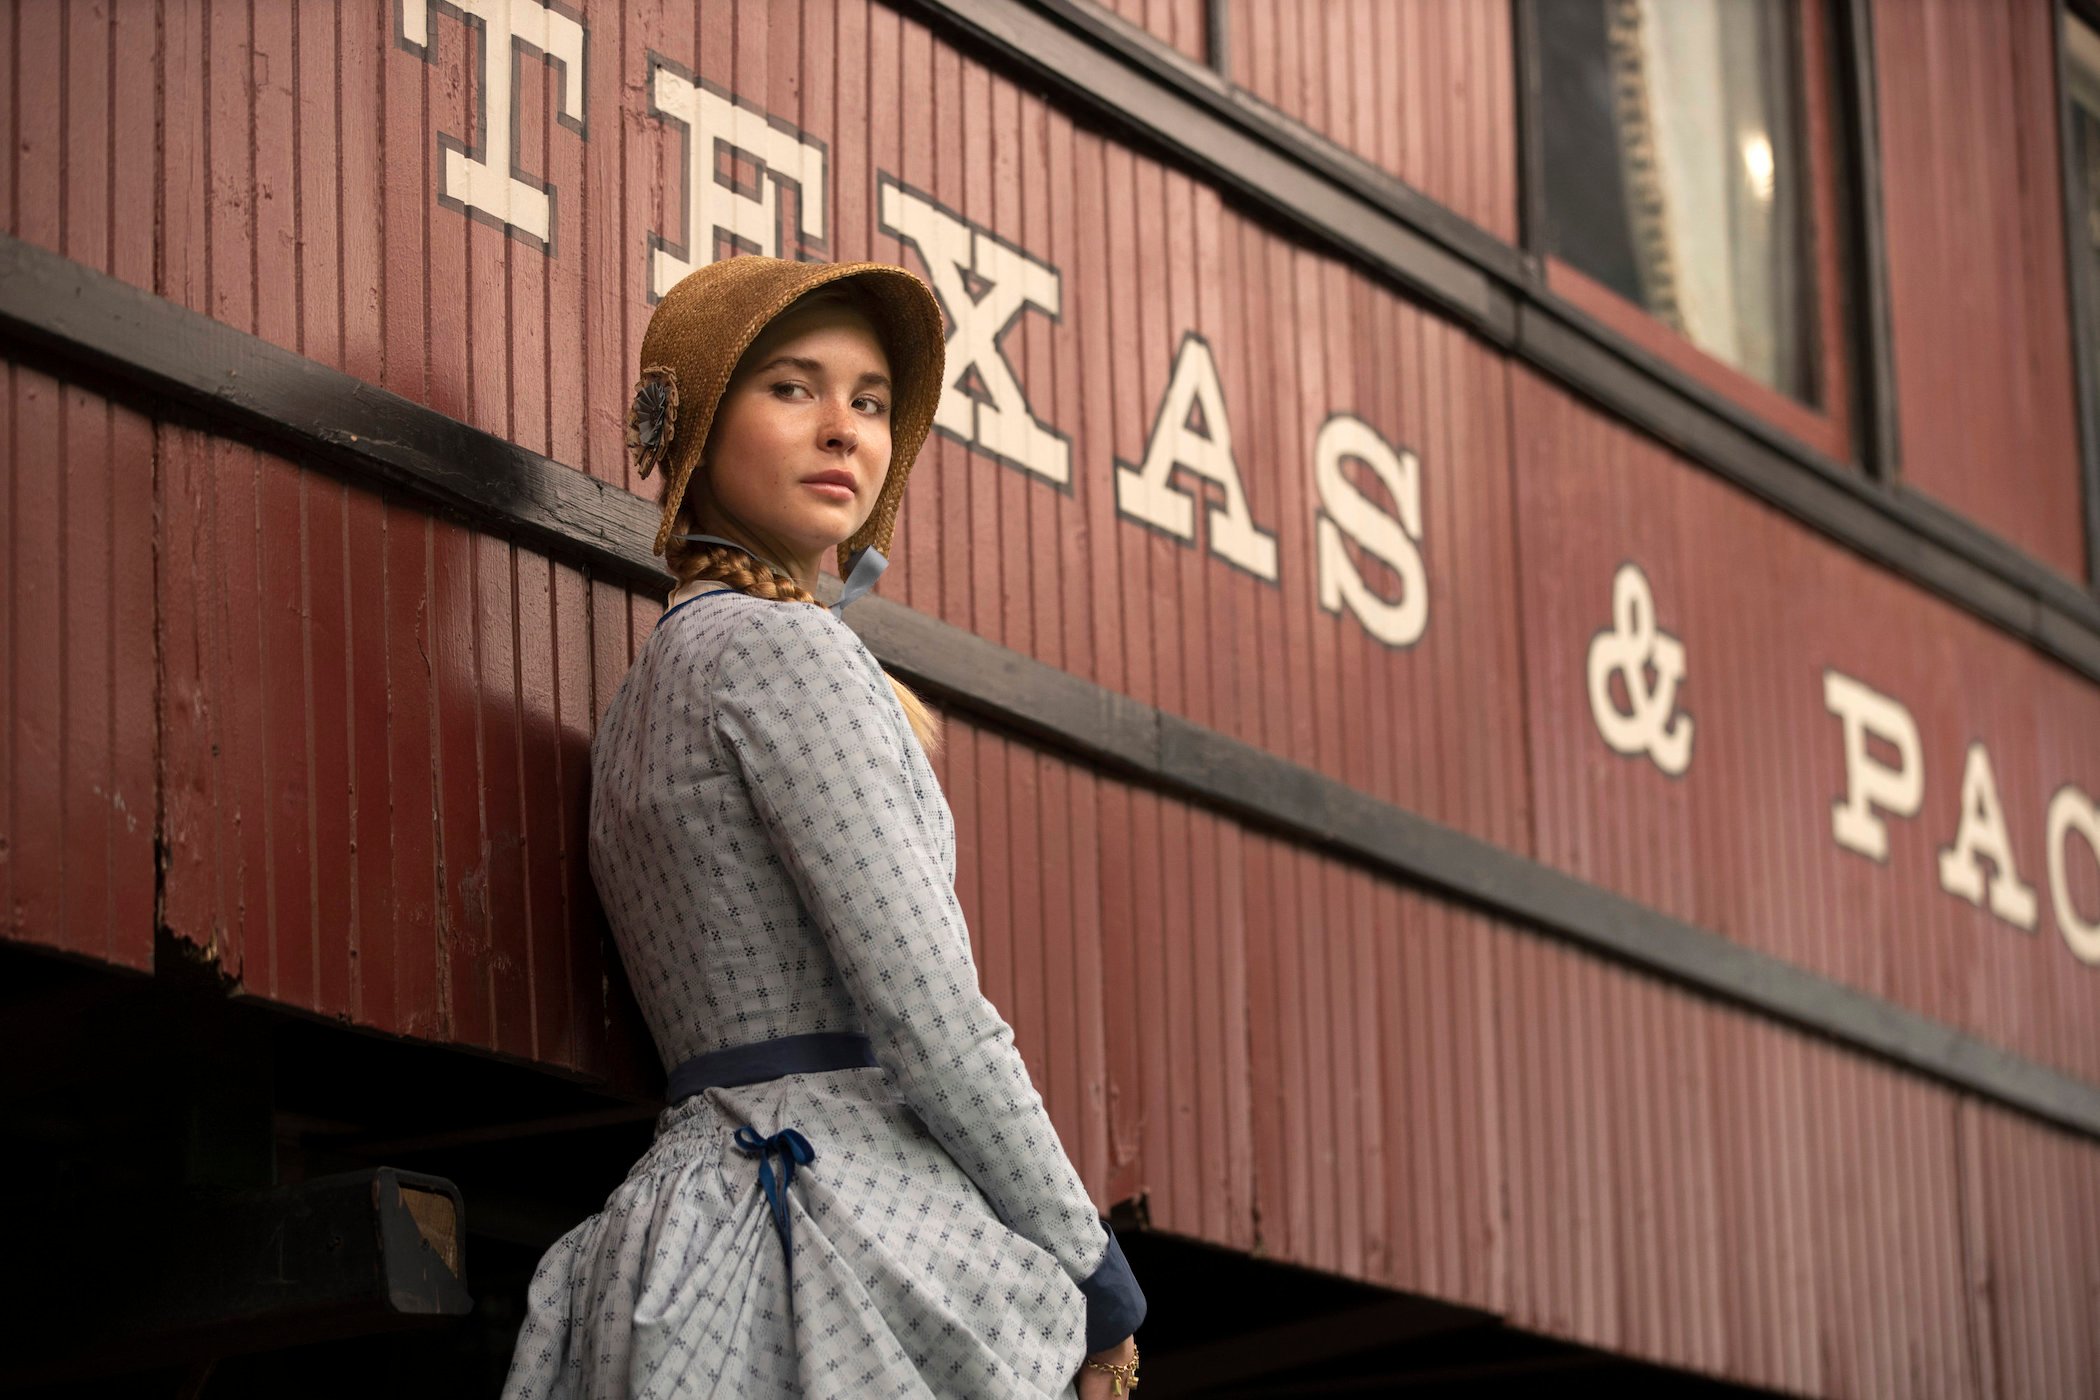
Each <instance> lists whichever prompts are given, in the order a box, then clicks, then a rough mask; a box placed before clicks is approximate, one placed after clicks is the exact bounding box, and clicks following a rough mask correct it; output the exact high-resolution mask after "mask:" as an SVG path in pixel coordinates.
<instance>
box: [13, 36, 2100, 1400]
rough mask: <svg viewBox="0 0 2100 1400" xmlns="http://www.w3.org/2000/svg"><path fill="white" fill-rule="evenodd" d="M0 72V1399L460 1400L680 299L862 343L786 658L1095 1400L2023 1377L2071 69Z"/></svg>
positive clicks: (590, 1203) (552, 960)
mask: <svg viewBox="0 0 2100 1400" xmlns="http://www.w3.org/2000/svg"><path fill="white" fill-rule="evenodd" d="M0 9H4V21H0V45H4V49H5V52H4V57H0V74H4V75H5V81H6V83H7V100H6V101H4V102H0V149H4V151H5V153H6V154H5V157H4V159H0V210H4V211H5V218H6V226H5V234H4V237H0V328H4V333H5V338H6V339H5V346H4V349H5V364H6V386H5V391H4V393H0V408H4V413H5V428H4V434H0V442H4V444H5V447H4V451H5V457H6V463H7V475H6V482H7V486H6V498H5V499H6V510H5V520H6V523H5V526H4V529H0V538H4V539H5V542H6V544H5V556H4V557H5V566H4V568H0V592H4V605H0V618H4V622H0V648H4V664H0V670H4V673H5V676H6V685H5V688H4V690H0V736H4V742H0V773H4V779H5V781H4V788H5V791H6V794H7V804H6V807H5V809H4V812H0V887H4V893H5V910H6V919H5V923H4V925H0V939H4V940H5V947H4V949H0V968H4V969H5V973H4V977H0V1007H4V1010H0V1027H4V1028H5V1029H6V1032H7V1035H8V1042H9V1044H10V1045H11V1046H12V1048H13V1053H12V1054H10V1055H8V1056H7V1057H5V1068H4V1070H0V1096H4V1099H5V1102H6V1105H7V1107H6V1111H5V1116H4V1133H5V1139H4V1143H0V1145H4V1147H5V1152H4V1154H0V1155H4V1157H5V1158H6V1160H7V1162H8V1168H7V1172H8V1176H7V1180H8V1182H9V1184H10V1185H11V1186H12V1187H13V1188H14V1189H13V1191H12V1193H11V1200H12V1202H13V1204H14V1208H15V1210H16V1212H17V1214H18V1216H21V1217H23V1218H24V1219H25V1220H26V1221H27V1222H28V1224H27V1225H26V1226H25V1230H26V1234H25V1236H24V1243H23V1249H24V1253H23V1254H21V1255H18V1256H17V1259H18V1260H22V1259H35V1260H41V1261H48V1267H45V1266H39V1267H38V1268H35V1269H25V1268H22V1267H20V1265H19V1263H18V1264H17V1266H16V1267H13V1268H11V1269H10V1270H9V1273H10V1274H11V1275H14V1276H15V1277H14V1279H13V1284H12V1289H11V1294H10V1300H9V1306H10V1316H11V1317H13V1318H15V1319H16V1320H18V1321H25V1320H26V1323H27V1325H28V1326H29V1327H32V1328H34V1329H35V1335H38V1336H41V1337H42V1338H43V1339H44V1345H42V1346H40V1347H32V1348H29V1349H26V1350H25V1349H23V1348H17V1349H15V1351H14V1352H13V1354H12V1356H11V1360H10V1363H9V1369H10V1372H11V1374H10V1375H9V1376H7V1377H0V1385H6V1384H10V1383H11V1384H14V1385H17V1386H21V1387H28V1388H39V1387H41V1388H42V1389H43V1390H45V1391H48V1392H49V1393H60V1392H61V1391H63V1392H64V1393H69V1394H84V1393H110V1394H117V1393H126V1394H128V1393H140V1392H141V1391H142V1390H143V1389H144V1388H146V1387H149V1386H158V1387H159V1391H158V1392H156V1393H171V1394H172V1393H181V1394H187V1395H194V1394H199V1393H202V1394H207V1395H213V1396H230V1395H237V1394H248V1393H255V1394H264V1393H268V1394H279V1393H300V1394H327V1393H336V1392H337V1390H340V1392H341V1393H345V1394H352V1393H355V1394H363V1393H369V1392H370V1391H371V1390H372V1389H373V1388H375V1387H377V1386H378V1385H382V1384H383V1385H386V1386H387V1387H389V1388H390V1389H391V1390H393V1391H395V1392H398V1393H401V1394H404V1395H412V1394H426V1393H427V1394H433V1395H435V1394H445V1395H457V1394H467V1393H490V1394H492V1393H494V1388H495V1384H496V1381H497V1380H498V1379H500V1375H501V1371H502V1366H503V1363H504V1361H505V1359H506V1358H507V1355H508V1349H509V1345H510V1340H511V1337H512V1336H513V1334H514V1331H515V1328H516V1326H517V1321H518V1312H519V1308H520V1306H521V1301H522V1290H523V1286H524V1281H525V1278H526V1275H527V1273H528V1272H529V1269H530V1267H531V1264H532V1261H533V1260H534V1259H535V1258H536V1257H537V1254H538V1252H539V1251H540V1250H541V1249H543V1248H544V1247H545V1246H546V1244H547V1243H549V1242H550V1241H551V1240H552V1239H554V1238H555V1237H556V1236H557V1235H559V1234H560V1233H561V1231H562V1230H564V1229H565V1228H567V1226H568V1225H569V1224H571V1223H573V1222H574V1221H575V1220H576V1219H578V1218H580V1217H581V1216H582V1215H583V1214H584V1213H586V1212H588V1211H590V1210H592V1209H595V1208H596V1206H597V1203H598V1202H599V1201H600V1200H602V1198H603V1196H604V1194H605V1193H606V1192H607V1191H609V1190H610V1189H611V1187H612V1186H613V1185H614V1184H616V1183H617V1181H618V1180H619V1178H620V1176H621V1174H622V1173H623V1172H624V1170H625V1168H626V1166H627V1165H628V1163H629V1162H630V1161H631V1160H632V1159H633V1158H634V1156H635V1155H637V1153H638V1152H639V1151H640V1149H641V1148H642V1147H643V1146H645V1145H646V1143H647V1141H648V1138H649V1133H650V1130H651V1120H652V1115H653V1113H654V1111H655V1110H656V1108H657V1107H658V1106H659V1104H660V1097H659V1096H660V1095H661V1093H662V1089H663V1073H662V1067H661V1066H660V1064H659V1063H658V1062H657V1060H656V1058H655V1054H654V1051H653V1049H652V1047H651V1046H650V1045H649V1043H648V1040H647V1036H646V1033H645V1032H644V1031H643V1029H642V1026H641V1023H640V1021H639V1019H638V1017H637V1016H636V1014H635V1012H634V1009H633V1007H632V1005H631V1003H630V1001H629V999H628V997H627V993H626V991H625V987H624V983H623V981H622V977H621V973H620V969H619V965H618V960H617V956H616V953H615V952H614V950H613V948H612V946H611V944H610V942H609V939H608V937H607V935H606V932H605V929H604V926H603V922H602V918H601V916H600V914H599V912H598V909H597V906H596V904H595V901H594V897H593V892H592V889H591V885H590V878H589V875H588V872H587V870H586V868H585V861H584V857H583V848H582V833H583V820H584V815H585V806H586V799H587V795H588V785H589V777H590V775H589V771H588V744H589V736H590V734H591V732H592V726H593V724H594V722H595V720H596V717H597V715H598V714H599V712H600V710H601V708H602V707H603V705H604V704H605V703H606V701H607V699H608V698H609V696H610V694H611V691H612V688H613V687H614V686H615V685H617V683H618V682H619V680H620V678H621V677H622V675H623V674H624V673H625V670H626V667H627V665H628V662H629V658H630V656H631V655H632V653H633V650H634V648H635V646H636V644H637V642H638V640H639V639H640V638H642V637H644V636H646V635H647V632H648V630H649V628H650V627H651V625H652V624H653V622H654V620H655V618H656V616H657V615H658V613H659V612H660V610H661V606H662V595H663V590H664V587H665V583H666V581H665V579H664V578H663V577H662V575H661V573H660V571H659V567H658V564H657V562H656V561H655V560H654V559H652V558H651V557H650V556H649V555H648V554H647V549H648V541H649V538H650V534H651V518H652V514H653V508H652V505H651V502H650V501H649V500H648V499H646V498H645V496H644V495H643V494H638V491H639V489H640V488H641V486H642V483H639V482H637V481H636V480H634V479H632V477H631V475H630V471H629V467H628V464H627V462H626V459H625V456H624V454H623V451H622V433H621V424H622V415H623V412H624V408H625V403H626V395H627V391H628V388H629V385H630V383H631V380H632V375H633V371H634V366H635V363H636V355H637V352H638V347H639V344H640V339H641V335H642V331H643V328H644V326H645V324H646V322H647V319H648V316H649V313H650V308H651V306H652V304H653V301H654V299H655V297H656V296H657V294H658V293H660V292H661V291H662V290H663V289H664V288H665V287H667V286H668V285H669V284H670V283H671V282H672V281H673V280H675V279H676V278H677V277H678V276H679V275H681V274H682V273H683V272H684V271H685V270H687V269H689V268H691V267H693V266H696V265H698V264H700V263H702V262H705V261H707V260H710V259H713V258H717V257H724V256H733V255H735V254H737V253H739V252H749V251H758V252H764V253H768V254H774V255H778V256H787V257H802V258H813V259H860V258H875V259H880V260H883V261H888V262H895V263H901V264H903V265H904V266H907V267H910V268H912V269H914V270H915V271H918V272H920V273H921V274H922V275H923V276H925V277H926V278H927V279H928V281H929V282H930V283H931V284H932V285H933V286H934V288H935V289H936V290H937V291H938V292H939V294H940V296H941V298H942V300H943V303H944V307H945V310H946V313H947V317H948V321H949V327H950V341H949V350H948V355H949V363H950V366H951V368H952V369H953V370H954V376H955V377H954V380H953V382H952V383H951V384H950V385H949V387H948V391H947V396H946V398H945V399H944V402H943V406H942V412H941V417H940V421H939V424H938V432H937V434H936V436H935V439H934V441H933V443H932V444H931V445H930V446H929V448H928V450H927V452H926V454H925V455H924V456H923V457H922V459H921V464H920V466H919V468H918V472H917V474H916V476H915V478H914V484H913V486H912V490H911V494H910V499H909V501H908V506H907V509H906V511H905V514H904V520H903V525H902V528H901V530H900V533H899V537H898V549H897V551H896V552H897V556H898V557H897V559H896V563H895V567H894V568H893V569H892V571H891V572H890V574H889V575H888V576H887V578H886V579H885V580H884V583H883V587H882V589H881V594H880V596H879V597H878V598H874V599H870V600H869V601H867V602H864V603H862V604H860V605H858V606H856V608H855V609H854V610H853V614H852V616H853V617H854V619H855V625H856V626H858V627H859V628H861V630H862V631H863V634H864V635H865V636H866V637H867V638H868V639H869V641H870V644H871V645H872V646H873V647H874V649H875V650H876V652H877V653H878V654H879V655H880V656H881V657H882V658H883V659H884V660H885V662H886V663H888V664H889V665H891V666H892V667H893V668H895V669H896V670H898V671H899V672H900V673H902V674H905V675H907V676H909V677H911V678H912V679H914V680H915V681H916V682H918V683H919V684H921V685H923V687H924V688H925V689H926V691H927V692H928V693H929V694H930V695H931V696H933V697H934V698H935V699H936V700H937V701H938V703H939V704H940V706H941V707H942V708H943V710H944V712H945V714H946V716H947V721H948V727H949V734H950V736H951V738H950V743H949V747H948V748H947V749H946V751H945V753H944V755H943V757H942V759H941V762H940V770H941V776H942V779H943V781H944V783H945V785H946V788H947V792H948V796H949V800H950V801H951V803H952V804H953V806H954V808H955V811H956V815H957V818H958V823H959V827H960V831H961V841H962V846H963V861H962V864H963V874H962V879H961V894H962V899H963V902H964V904H965V907H966V909H967V910H968V912H969V914H970V916H971V920H972V925H973V932H974V936H975V938H976V939H977V951H978V954H979V959H980V964H981V967H982V970H983V975H984V980H985V989H986V991H987V993H988V994H989V995H990V996H991V998H992V999H993V1000H994V1001H995V1002H996V1003H997V1004H998V1006H999V1007H1000V1008H1001V1009H1002V1010H1003V1011H1004V1012H1005V1013H1006V1015H1007V1016H1008V1018H1009V1019H1010V1020H1011V1021H1012V1022H1013V1024H1014V1026H1015V1028H1016V1031H1017V1035H1018V1039H1019V1043H1020V1045H1021V1047H1022V1049H1023V1051H1024V1053H1025V1055H1026V1056H1027V1059H1028V1062H1029V1066H1030V1068H1031V1070H1032V1071H1033V1072H1034V1075H1035V1079H1036V1082H1037V1084H1038V1085H1039V1086H1040V1087H1041V1089H1042V1091H1043V1093H1044V1095H1045V1098H1046V1100H1047V1102H1048V1104H1049V1106H1050V1108H1051V1111H1052V1113H1053V1115H1054V1116H1055V1119H1056V1121H1057V1123H1058V1126H1059V1129H1060V1131H1061V1132H1062V1133H1063V1135H1064V1138H1065V1143H1066V1145H1067V1147H1068V1148H1069V1149H1070V1151H1071V1153H1072V1155H1073V1157H1074V1159H1075V1161H1077V1162H1078V1163H1079V1164H1080V1166H1081V1169H1082V1171H1083V1173H1084V1175H1085V1178H1086V1180H1087V1182H1088V1183H1089V1185H1090V1187H1091V1188H1092V1189H1093V1190H1094V1192H1095V1193H1096V1196H1097V1199H1098V1203H1099V1204H1100V1205H1101V1207H1102V1208H1103V1209H1104V1210H1106V1211H1111V1212H1113V1213H1114V1215H1115V1217H1116V1219H1117V1220H1118V1221H1119V1223H1120V1224H1121V1225H1122V1226H1124V1230H1123V1234H1124V1236H1125V1239H1126V1244H1127V1247H1128V1250H1129V1253H1130V1255H1131V1257H1132V1260H1133V1263H1134V1265H1135V1266H1136V1268H1137V1271H1138V1273H1139V1275H1140V1277H1141V1279H1142V1280H1143V1281H1144V1282H1145V1284H1146V1287H1147V1289H1148V1292H1149V1293H1150V1295H1151V1299H1152V1316H1151V1318H1150V1320H1149V1321H1148V1324H1147V1328H1146V1332H1145V1344H1146V1352H1145V1356H1146V1362H1145V1365H1146V1374H1145V1384H1146V1386H1147V1387H1148V1389H1147V1391H1146V1393H1147V1395H1155V1394H1156V1395H1159V1396H1168V1395H1174V1394H1189V1395H1195V1394H1217V1395H1224V1394H1232V1395H1241V1396H1255V1395H1314V1394H1343V1393H1351V1394H1356V1393H1384V1392H1385V1391H1387V1390H1389V1389H1392V1390H1397V1389H1400V1388H1403V1387H1408V1388H1411V1390H1410V1393H1419V1394H1442V1393H1447V1392H1448V1393H1458V1392H1459V1391H1461V1390H1462V1391H1464V1392H1465V1393H1468V1394H1477V1393H1482V1392H1485V1393H1490V1394H1500V1393H1509V1394H1530V1393H1537V1392H1538V1391H1539V1390H1541V1389H1544V1388H1547V1387H1558V1386H1561V1385H1566V1384H1572V1383H1578V1382H1582V1381H1590V1382H1595V1383H1598V1384H1603V1385H1609V1386H1610V1387H1612V1388H1613V1389H1614V1390H1615V1391H1616V1392H1619V1393H1629V1394H1633V1393H1653V1394H1672V1395H1676V1394H1691V1393H1711V1394H1716V1395H1721V1394H1745V1393H1764V1392H1786V1393H1790V1394H1801V1395H1814V1396H1829V1397H1853V1396H1862V1397H1863V1396H1885V1395H1918V1396H1925V1395H1933V1396H1958V1397H1972V1396H1973V1397H1990V1396H2006V1397H2010V1396H2029V1395H2051V1396H2057V1395H2063V1396H2069V1395H2096V1394H2100V1340H2096V1334H2095V1332H2094V1330H2093V1329H2092V1327H2091V1326H2090V1314H2091V1311H2092V1304H2093V1302H2094V1299H2095V1298H2096V1297H2100V1037H2096V1036H2095V1034H2094V1032H2093V1027H2094V1026H2095V1025H2096V1024H2100V592H2096V579H2100V30H2096V28H2095V27H2093V26H2095V25H2100V15H2095V14H2090V13H2088V8H2087V3H2086V0H2056V3H2051V0H1317V2H1316V3H1315V2H1314V0H1305V2H1304V3H1290V0H1209V2H1208V3H1204V0H1119V3H1118V4H1117V5H1116V6H1115V7H1113V8H1110V7H1104V6H1101V5H1097V4H1094V3H1091V0H1035V2H1034V3H1023V0H776V3H766V0H736V3H730V0H720V3H716V0H703V2H702V3H699V4H697V5H696V4H694V3H690V0H688V2H687V3H679V2H678V0H626V3H619V2H618V0H605V2H604V3H600V2H599V0H588V2H587V3H586V0H342V3H336V0H304V2H303V3H292V2H291V0H285V3H278V2H277V0H249V2H248V3H242V0H65V3H58V0H51V2H50V3H45V0H13V2H12V3H9V4H6V5H5V6H4V7H0ZM346 1241H347V1242H348V1243H347V1244H346Z"/></svg>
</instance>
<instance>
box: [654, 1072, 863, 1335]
mask: <svg viewBox="0 0 2100 1400" xmlns="http://www.w3.org/2000/svg"><path fill="white" fill-rule="evenodd" d="M875 1067H876V1060H875V1047H874V1046H873V1045H871V1044H870V1043H869V1042H868V1038H867V1037H866V1036H864V1035H859V1034H856V1033H854V1032H852V1031H811V1032H809V1033H807V1034H805V1035H787V1036H782V1037H780V1038H779V1039H778V1040H758V1041H753V1042H751V1043H750V1044H748V1045H732V1046H731V1047H730V1048H729V1049H727V1050H713V1051H710V1052H708V1053H707V1054H705V1055H695V1056H694V1057H693V1058H692V1059H690V1060H687V1061H686V1062H685V1063H684V1064H681V1065H679V1066H678V1067H677V1068H676V1069H674V1070H672V1071H671V1082H670V1086H669V1088H668V1089H667V1091H666V1094H665V1097H667V1098H668V1099H670V1101H671V1102H672V1103H678V1102H679V1101H681V1100H683V1099H689V1098H691V1097H692V1096H693V1095H695V1094H697V1093H699V1092H701V1091H702V1090H703V1089H730V1088H735V1087H737V1086H739V1085H743V1084H763V1083H765V1081H767V1080H768V1079H778V1078H780V1077H781V1076H782V1075H784V1074H813V1073H815V1072H817V1071H819V1070H827V1069H872V1068H875ZM736 1147H737V1150H738V1151H739V1152H742V1153H744V1154H745V1155H746V1156H749V1157H756V1158H758V1184H759V1186H760V1187H762V1188H763V1189H764V1190H765V1193H766V1205H767V1206H768V1208H770V1209H771V1210H772V1212H773V1229H774V1230H775V1232H777V1233H778V1234H779V1236H780V1249H781V1252H782V1254H783V1255H785V1256H786V1258H787V1280H788V1306H789V1307H790V1308H792V1307H793V1306H794V1303H795V1241H794V1232H793V1229H792V1227H791V1226H790V1225H789V1223H788V1205H787V1190H788V1187H789V1185H791V1184H792V1183H793V1182H794V1180H795V1168H796V1167H797V1166H798V1165H799V1166H805V1167H806V1166H808V1165H809V1164H810V1163H811V1162H814V1161H816V1160H817V1149H815V1148H814V1147H811V1146H810V1145H809V1139H808V1138H806V1137H804V1136H802V1134H800V1133H798V1132H796V1131H795V1130H794V1129H793V1128H782V1129H781V1130H780V1131H779V1132H777V1133H775V1134H773V1136H771V1137H761V1136H760V1135H759V1133H758V1130H757V1129H755V1128H753V1127H752V1126H751V1125H750V1124H748V1123H747V1124H745V1125H744V1126H742V1127H740V1128H738V1129H737V1130H736ZM776 1152H777V1153H779V1154H780V1175H779V1177H778V1179H777V1180H776V1179H775V1177H774V1175H773V1154H774V1153H776Z"/></svg>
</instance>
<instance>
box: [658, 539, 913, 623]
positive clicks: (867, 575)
mask: <svg viewBox="0 0 2100 1400" xmlns="http://www.w3.org/2000/svg"><path fill="white" fill-rule="evenodd" d="M671 538H672V539H674V540H690V541H691V542H692V543H694V544H726V545H728V546H729V547H730V548H731V549H740V550H742V551H743V552H744V553H746V554H748V555H750V556H751V557H752V558H753V559H756V560H757V561H758V562H759V563H761V564H764V565H765V566H766V567H767V568H769V569H771V570H773V572H775V573H777V574H783V575H787V576H789V577H792V575H788V571H787V570H786V569H783V568H781V567H780V566H779V565H778V564H775V563H774V562H773V561H772V560H770V559H768V558H766V556H765V555H763V554H760V553H759V552H758V551H757V550H755V549H753V548H751V546H749V545H746V544H738V543H737V542H736V541H735V540H725V539H723V538H722V537H721V536H720V535H673V536H671ZM889 566H890V561H889V560H888V559H886V558H884V557H883V553H882V551H881V550H879V549H877V548H876V547H875V546H874V545H872V544H870V545H862V546H861V547H860V548H859V549H857V550H855V551H854V552H853V558H852V559H851V561H849V562H848V564H847V567H846V583H845V587H844V588H843V589H841V590H840V592H839V600H838V601H837V602H836V603H833V604H832V605H831V611H832V615H833V616H837V615H838V614H840V613H843V612H844V611H845V610H846V604H848V603H850V602H852V601H853V600H854V599H855V598H858V597H860V596H861V595H862V594H863V593H866V592H867V591H868V590H870V589H872V588H873V587H874V586H875V581H876V580H877V579H879V578H881V577H882V571H883V570H884V569H887V568H888V567H889Z"/></svg>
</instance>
